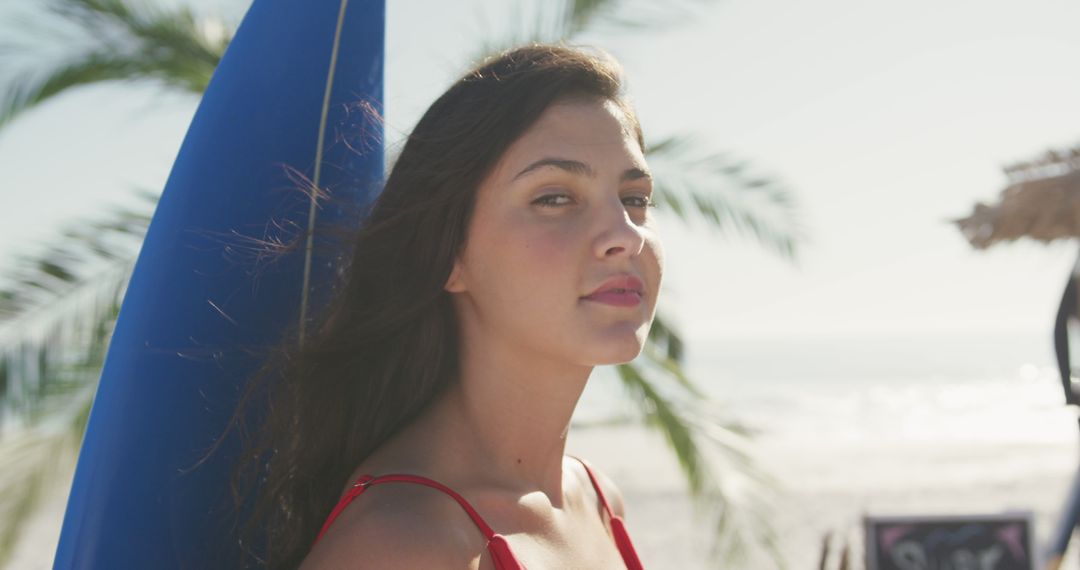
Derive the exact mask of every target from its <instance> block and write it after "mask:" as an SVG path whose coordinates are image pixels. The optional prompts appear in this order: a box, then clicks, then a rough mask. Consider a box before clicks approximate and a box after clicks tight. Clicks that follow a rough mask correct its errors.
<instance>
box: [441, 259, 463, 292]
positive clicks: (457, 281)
mask: <svg viewBox="0 0 1080 570" xmlns="http://www.w3.org/2000/svg"><path fill="white" fill-rule="evenodd" d="M461 273H462V269H461V259H460V258H455V259H454V268H453V269H451V270H450V277H447V278H446V284H445V285H443V289H445V290H446V291H447V292H448V293H463V292H464V291H465V280H464V279H463V278H462V277H461Z"/></svg>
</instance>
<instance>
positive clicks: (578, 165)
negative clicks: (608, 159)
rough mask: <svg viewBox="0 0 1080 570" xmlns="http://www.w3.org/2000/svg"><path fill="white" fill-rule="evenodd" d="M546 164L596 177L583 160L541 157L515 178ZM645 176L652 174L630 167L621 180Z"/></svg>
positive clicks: (572, 172) (573, 172)
mask: <svg viewBox="0 0 1080 570" xmlns="http://www.w3.org/2000/svg"><path fill="white" fill-rule="evenodd" d="M546 166H551V167H554V168H558V169H560V170H565V171H566V172H569V173H570V174H576V175H578V176H588V177H589V178H596V171H595V170H593V168H592V167H591V166H589V165H588V164H585V163H584V162H581V161H580V160H570V159H567V158H541V159H540V160H537V161H536V162H534V163H532V164H530V165H528V166H526V167H525V169H524V170H522V171H521V172H518V173H517V175H515V176H514V178H513V180H517V179H518V178H521V177H522V176H525V175H526V174H529V173H530V172H533V171H536V170H539V169H541V168H544V167H546ZM643 178H645V179H650V180H651V179H652V175H651V174H649V173H648V171H646V170H645V169H642V168H628V169H626V170H625V171H623V173H622V176H620V177H619V180H621V181H623V182H627V181H631V180H641V179H643Z"/></svg>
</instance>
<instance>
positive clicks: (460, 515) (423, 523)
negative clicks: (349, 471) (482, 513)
mask: <svg viewBox="0 0 1080 570" xmlns="http://www.w3.org/2000/svg"><path fill="white" fill-rule="evenodd" d="M447 502H449V503H450V504H449V505H448V504H447ZM454 507H456V511H455V509H454ZM470 530H471V531H472V532H473V533H474V534H476V536H477V537H479V539H480V540H477V539H476V537H472V536H470V535H469V534H468V531H470ZM483 547H484V541H483V537H482V535H480V533H479V531H477V529H476V527H475V525H473V523H472V521H471V520H470V519H469V517H468V515H467V514H466V513H465V512H464V511H463V510H462V509H461V507H460V506H458V505H457V503H455V502H454V500H453V499H452V498H450V497H448V496H445V495H443V494H442V493H441V492H439V491H437V490H435V489H430V488H428V487H424V486H421V485H415V484H408V483H385V484H378V485H372V486H370V487H368V489H367V490H365V491H364V492H363V493H362V494H361V495H359V496H358V497H356V498H355V499H354V500H353V501H352V502H351V503H350V504H349V506H348V507H346V508H345V510H344V511H342V513H341V515H340V516H339V517H338V518H337V519H336V520H335V521H334V523H333V524H332V525H331V526H330V529H329V530H328V531H327V533H326V535H325V536H323V538H322V540H320V541H319V542H318V544H316V545H315V547H314V548H312V550H311V552H310V553H309V554H308V557H307V558H306V559H305V560H304V563H303V565H302V566H301V568H302V569H303V570H319V569H324V568H325V569H330V568H334V569H339V568H360V567H362V568H365V569H367V568H370V569H372V570H381V569H387V570H389V569H399V568H432V569H435V570H438V569H442V568H448V569H449V568H455V569H460V568H467V567H470V566H471V565H472V564H471V563H472V562H473V561H474V560H475V559H476V557H477V555H478V552H477V550H478V549H481V550H482V549H483Z"/></svg>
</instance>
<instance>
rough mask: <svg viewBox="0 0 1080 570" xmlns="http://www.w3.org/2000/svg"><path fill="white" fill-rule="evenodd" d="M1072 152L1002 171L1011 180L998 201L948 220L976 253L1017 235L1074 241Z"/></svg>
mask: <svg viewBox="0 0 1080 570" xmlns="http://www.w3.org/2000/svg"><path fill="white" fill-rule="evenodd" d="M1078 153H1080V150H1074V151H1071V152H1070V153H1069V154H1068V155H1064V156H1063V155H1062V154H1061V153H1053V154H1051V155H1048V157H1047V158H1045V159H1043V160H1042V161H1039V162H1037V163H1026V164H1021V165H1018V166H1014V167H1011V168H1006V173H1007V174H1010V175H1011V176H1010V177H1011V178H1013V181H1012V183H1011V184H1009V185H1008V186H1007V187H1006V188H1005V189H1004V190H1002V192H1001V199H1000V201H999V202H998V203H996V204H991V205H987V204H983V203H981V202H980V203H976V204H975V211H974V212H972V213H971V215H969V216H967V217H966V218H958V219H954V220H950V221H951V222H953V223H955V224H956V225H957V226H959V227H960V231H961V232H963V233H964V237H966V238H967V240H968V241H969V242H971V245H972V246H974V247H975V248H976V249H986V248H988V247H990V246H991V245H994V244H995V243H998V242H1002V241H1012V240H1015V239H1018V238H1021V237H1028V238H1032V239H1036V240H1039V241H1042V242H1051V241H1054V240H1058V239H1065V238H1077V237H1080V157H1078V156H1074V154H1078ZM1051 157H1053V159H1051Z"/></svg>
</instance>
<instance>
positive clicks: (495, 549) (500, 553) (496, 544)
mask: <svg viewBox="0 0 1080 570" xmlns="http://www.w3.org/2000/svg"><path fill="white" fill-rule="evenodd" d="M570 457H573V458H574V459H577V460H578V461H580V462H581V464H582V465H584V466H585V472H586V473H588V474H589V480H590V481H592V486H593V489H596V496H597V497H599V498H600V505H601V506H603V507H604V511H605V512H606V513H607V515H608V518H609V519H611V532H612V535H613V536H614V538H615V546H617V547H618V548H619V553H620V554H621V555H622V558H623V561H624V562H625V563H626V567H627V569H628V570H642V566H641V560H639V559H638V556H637V552H636V551H635V550H634V545H633V543H631V542H630V535H629V534H628V533H627V532H626V524H625V523H624V522H623V519H622V517H619V516H616V515H615V513H613V512H611V507H609V506H608V502H607V499H605V498H604V492H603V491H601V490H600V485H599V484H598V483H597V482H596V475H595V474H593V471H592V468H591V467H589V464H588V463H586V462H585V460H584V459H581V458H580V457H577V456H574V455H570ZM392 482H402V483H419V484H421V485H426V486H428V487H432V488H435V489H438V490H440V491H442V492H444V493H446V494H447V495H450V496H451V497H453V498H454V500H456V501H457V502H458V504H460V505H461V506H462V508H464V509H465V511H466V512H468V513H469V516H470V517H472V520H473V522H474V523H476V526H477V527H479V529H480V532H482V533H484V536H485V537H486V538H487V539H488V542H487V549H488V552H489V553H491V559H492V560H493V561H494V563H495V568H496V570H525V565H524V564H522V563H521V562H519V561H518V559H517V557H516V556H514V552H513V551H512V550H510V544H509V543H508V542H507V541H506V537H504V536H502V535H501V534H497V533H496V532H495V531H493V530H492V529H491V527H490V526H488V524H487V523H486V522H484V519H483V518H481V517H480V515H479V514H478V513H477V512H476V510H475V509H473V507H472V505H470V504H469V502H468V501H466V500H465V499H464V498H462V496H461V495H459V494H457V493H455V492H454V490H453V489H450V488H449V487H446V486H445V485H443V484H441V483H438V482H436V481H433V480H431V479H428V478H427V477H421V476H419V475H406V474H394V475H382V476H379V477H373V476H371V475H363V476H361V477H360V478H358V479H357V480H356V482H355V483H353V486H352V487H350V488H349V491H348V492H347V493H345V496H344V497H342V498H341V501H339V502H338V504H337V506H335V507H334V510H333V511H330V516H329V517H327V519H326V523H324V524H323V527H322V530H320V531H319V535H318V536H317V537H316V538H315V542H316V543H317V542H319V540H320V539H321V538H322V537H323V535H324V534H326V531H327V530H328V529H329V528H330V525H331V524H332V523H333V522H334V519H336V518H337V517H338V515H340V514H341V511H343V510H345V507H346V506H348V505H349V503H351V502H352V500H353V499H355V498H356V497H358V496H360V495H361V494H362V493H363V492H364V491H365V490H367V488H368V487H370V486H372V485H378V484H379V483H392Z"/></svg>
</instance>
